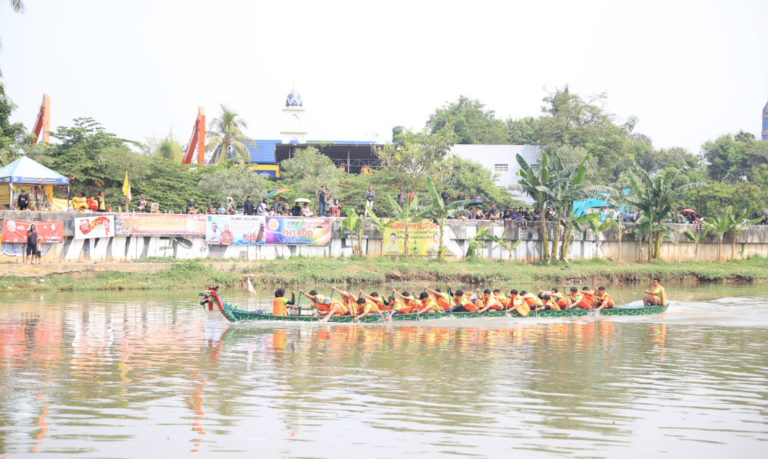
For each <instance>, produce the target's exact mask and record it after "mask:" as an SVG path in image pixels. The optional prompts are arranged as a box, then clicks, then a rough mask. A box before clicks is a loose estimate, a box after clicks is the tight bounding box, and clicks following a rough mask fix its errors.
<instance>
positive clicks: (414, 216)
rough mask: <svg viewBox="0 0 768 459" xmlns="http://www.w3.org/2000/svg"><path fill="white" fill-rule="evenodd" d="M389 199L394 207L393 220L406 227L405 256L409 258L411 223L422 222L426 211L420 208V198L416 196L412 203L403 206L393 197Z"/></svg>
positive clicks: (404, 237) (404, 231) (388, 197)
mask: <svg viewBox="0 0 768 459" xmlns="http://www.w3.org/2000/svg"><path fill="white" fill-rule="evenodd" d="M387 199H388V200H389V204H390V206H392V211H393V213H394V216H393V217H392V220H394V221H396V222H399V223H402V225H403V227H404V230H403V241H404V245H403V247H404V248H405V250H404V251H403V256H404V257H407V256H408V236H409V232H408V231H409V227H410V225H411V223H418V222H419V221H421V219H422V218H423V217H424V216H425V215H426V211H425V210H424V209H422V208H420V207H419V197H418V196H414V197H413V199H412V200H411V202H407V203H404V204H403V205H402V206H401V205H400V204H398V203H397V201H396V200H395V199H394V198H393V197H392V195H389V194H388V195H387Z"/></svg>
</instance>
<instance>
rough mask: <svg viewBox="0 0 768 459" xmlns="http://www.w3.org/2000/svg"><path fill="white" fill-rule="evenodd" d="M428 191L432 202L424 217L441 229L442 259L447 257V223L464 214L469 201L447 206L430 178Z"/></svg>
mask: <svg viewBox="0 0 768 459" xmlns="http://www.w3.org/2000/svg"><path fill="white" fill-rule="evenodd" d="M427 190H428V191H429V198H430V200H431V203H430V206H429V207H427V208H426V209H425V214H424V217H426V218H428V219H430V220H432V222H433V223H434V224H436V225H437V226H438V227H439V231H440V249H439V257H440V258H441V259H442V258H443V257H444V255H445V251H446V248H445V245H444V244H443V231H444V230H445V221H446V220H447V219H448V217H454V216H456V215H458V214H459V213H460V212H462V209H461V208H463V207H464V206H466V205H467V204H468V203H469V201H453V202H451V203H449V204H447V205H446V204H445V203H444V202H443V200H442V199H440V195H438V194H437V188H435V184H434V182H433V181H432V179H431V178H430V177H427Z"/></svg>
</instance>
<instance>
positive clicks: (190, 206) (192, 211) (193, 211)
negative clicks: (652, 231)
mask: <svg viewBox="0 0 768 459" xmlns="http://www.w3.org/2000/svg"><path fill="white" fill-rule="evenodd" d="M187 213H188V214H196V213H197V207H195V200H194V199H190V200H189V204H187Z"/></svg>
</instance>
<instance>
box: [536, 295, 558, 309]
mask: <svg viewBox="0 0 768 459" xmlns="http://www.w3.org/2000/svg"><path fill="white" fill-rule="evenodd" d="M541 302H542V305H541V306H536V310H537V311H559V310H560V306H558V305H557V302H555V299H554V298H552V297H551V296H550V295H549V294H548V293H542V294H541Z"/></svg>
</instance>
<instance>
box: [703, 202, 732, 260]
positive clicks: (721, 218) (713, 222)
mask: <svg viewBox="0 0 768 459" xmlns="http://www.w3.org/2000/svg"><path fill="white" fill-rule="evenodd" d="M731 210H732V208H731V206H728V209H727V212H726V213H725V214H722V215H718V216H716V217H712V218H710V219H709V221H706V222H704V224H705V225H706V226H707V228H709V230H710V231H712V232H713V233H715V235H716V236H717V239H718V245H717V261H723V236H725V233H727V232H728V231H729V230H730V229H731Z"/></svg>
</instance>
